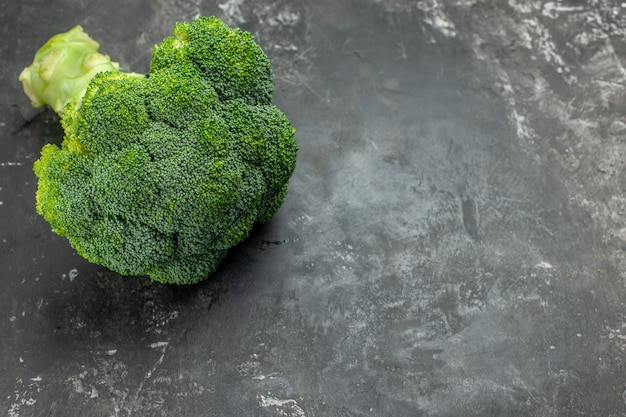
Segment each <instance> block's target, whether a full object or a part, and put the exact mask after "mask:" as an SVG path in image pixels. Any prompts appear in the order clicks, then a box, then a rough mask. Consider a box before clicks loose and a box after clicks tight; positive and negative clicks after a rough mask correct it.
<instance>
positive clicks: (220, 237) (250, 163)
mask: <svg viewBox="0 0 626 417" xmlns="http://www.w3.org/2000/svg"><path fill="white" fill-rule="evenodd" d="M72 33H74V35H72ZM173 34H174V36H172V37H169V38H167V39H165V40H164V41H163V42H162V43H161V44H160V45H157V46H156V47H155V48H154V51H153V59H152V63H151V66H150V71H149V73H148V74H146V75H145V76H144V75H141V76H140V75H138V74H134V73H130V74H128V73H124V72H121V71H120V70H119V66H118V65H117V64H114V63H111V62H110V59H109V58H108V57H106V56H104V55H100V54H98V55H99V56H100V57H105V58H99V60H100V62H103V63H104V62H105V61H106V62H108V64H107V65H105V66H103V67H101V69H102V70H94V69H93V68H91V67H90V68H87V69H85V70H84V72H85V73H84V74H83V75H80V74H78V76H77V74H76V70H75V68H76V67H75V66H73V65H72V64H71V62H72V60H78V61H79V62H81V61H82V62H84V61H85V59H86V58H85V56H84V55H85V54H97V49H98V45H97V43H95V42H94V41H91V42H90V41H89V40H88V39H90V38H89V37H88V36H87V35H86V34H84V32H83V31H82V29H80V28H79V27H78V28H74V29H72V30H71V31H70V32H68V33H67V34H61V35H57V36H55V37H53V38H52V39H51V40H50V42H49V43H53V44H54V48H52V46H51V45H49V44H46V45H44V47H43V48H42V49H41V50H40V52H38V54H37V55H36V57H35V62H34V63H33V65H32V66H31V67H29V68H30V69H28V68H27V69H25V70H24V72H23V73H22V75H21V76H20V79H21V80H22V81H23V82H24V85H25V90H26V92H27V94H28V95H29V97H31V99H32V100H33V103H34V104H36V105H42V104H50V105H51V106H52V107H53V108H55V110H57V112H58V113H60V115H61V116H62V119H61V123H62V125H63V128H64V131H65V136H64V139H63V143H62V144H61V146H60V147H58V146H56V145H53V144H48V145H45V146H44V147H43V149H42V152H41V157H40V158H39V160H37V161H36V162H35V165H34V171H35V174H36V175H37V177H38V178H39V184H38V189H37V195H36V201H37V212H38V213H39V214H41V215H42V216H43V217H44V218H45V219H46V220H47V221H48V222H49V223H50V224H51V226H52V228H53V229H54V231H55V232H56V233H58V234H59V235H61V236H65V237H66V238H67V239H68V240H69V242H70V244H71V245H72V246H73V247H74V248H75V249H76V251H77V252H78V253H79V254H80V255H82V256H83V257H85V258H86V259H87V260H89V261H91V262H93V263H97V264H101V265H104V266H106V267H108V268H110V269H112V270H114V271H117V272H119V273H120V274H123V275H149V276H150V277H151V278H152V279H153V280H156V281H160V282H164V283H173V284H188V283H195V282H198V281H201V280H203V279H205V278H207V277H208V276H210V275H211V274H212V273H213V272H214V271H215V270H216V268H217V266H218V264H219V263H220V261H221V260H222V259H223V258H224V256H225V255H226V253H227V252H228V249H229V248H231V247H232V246H234V245H236V244H237V243H239V242H241V241H242V240H243V239H244V238H245V237H247V236H248V234H249V232H250V230H251V229H252V226H253V225H254V224H255V223H256V222H265V221H267V220H269V219H270V218H272V217H273V216H274V214H275V213H276V211H277V210H278V208H279V207H280V206H281V204H282V202H283V200H284V198H285V195H286V192H287V186H288V181H289V178H290V176H291V174H292V173H293V171H294V168H295V163H296V153H297V145H296V142H295V138H294V135H295V129H294V127H293V125H292V124H291V123H290V121H289V120H288V119H287V117H286V116H285V114H284V113H283V112H282V111H280V110H279V109H278V108H276V107H275V106H273V105H272V104H271V99H272V93H273V87H272V80H271V67H270V63H269V60H268V58H267V56H266V55H265V54H264V53H263V51H262V50H261V48H260V47H259V46H258V45H257V44H256V43H255V42H254V41H253V40H252V37H251V35H250V34H249V33H246V32H243V31H241V30H239V29H231V28H229V27H228V26H226V25H225V24H224V23H223V22H221V21H220V20H219V19H217V18H215V17H210V18H204V17H201V18H198V19H197V20H195V21H194V22H192V23H177V24H176V28H175V29H174V31H173ZM75 36H78V37H79V38H81V39H83V41H84V42H82V43H80V45H81V46H80V50H79V51H75V50H74V49H73V48H74V47H75V46H76V42H74V41H73V40H71V39H73V38H74V37H75ZM67 39H70V40H67ZM66 40H67V41H66ZM85 43H87V44H90V45H91V46H90V47H89V48H85V46H84V44H85ZM46 51H52V55H46ZM49 56H53V57H58V56H63V57H65V58H63V59H59V58H49ZM42 68H43V70H42ZM50 72H52V73H53V74H54V77H47V78H46V79H43V78H44V77H43V76H41V74H44V75H45V74H48V73H50ZM64 73H68V74H69V75H68V77H69V78H70V81H71V82H74V84H76V85H75V86H73V87H72V89H70V90H68V89H65V88H63V87H62V85H65V84H67V80H65V79H64V76H63V74H64ZM81 80H84V82H83V85H80V84H81ZM42 86H43V87H42ZM61 103H65V104H63V106H61Z"/></svg>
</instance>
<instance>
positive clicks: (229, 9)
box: [218, 0, 246, 25]
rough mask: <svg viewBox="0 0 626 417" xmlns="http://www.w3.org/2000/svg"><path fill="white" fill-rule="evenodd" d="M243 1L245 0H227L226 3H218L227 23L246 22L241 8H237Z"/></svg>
mask: <svg viewBox="0 0 626 417" xmlns="http://www.w3.org/2000/svg"><path fill="white" fill-rule="evenodd" d="M245 1H246V0H227V1H226V3H222V4H218V7H219V8H220V9H222V12H223V13H224V16H225V17H226V19H227V22H228V24H229V25H232V24H234V23H237V24H242V23H246V20H245V19H244V18H243V14H242V13H241V9H240V8H239V6H241V5H242V4H243V3H244V2H245Z"/></svg>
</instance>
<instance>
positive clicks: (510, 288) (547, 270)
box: [0, 0, 626, 417]
mask: <svg viewBox="0 0 626 417" xmlns="http://www.w3.org/2000/svg"><path fill="white" fill-rule="evenodd" d="M2 3H3V4H2V5H1V6H2V7H1V8H0V9H1V11H0V32H1V37H2V42H1V43H0V62H2V65H0V97H2V100H1V102H0V280H1V281H0V282H1V283H2V291H1V292H0V348H1V352H2V354H1V355H0V415H7V416H9V417H17V416H20V417H27V416H63V417H68V416H86V415H89V416H103V417H105V416H106V417H109V416H116V417H129V416H281V417H305V416H306V417H314V416H343V417H348V416H350V417H352V416H394V417H397V416H481V417H484V416H604V417H610V416H624V415H626V404H625V402H626V392H625V389H626V366H625V363H624V360H625V359H626V352H625V348H626V317H625V316H626V307H625V305H624V302H625V300H626V290H625V283H626V165H625V160H626V69H625V66H626V4H624V3H623V2H620V1H606V0H598V1H593V2H544V1H537V0H529V1H521V0H509V1H502V0H500V1H488V0H483V1H480V0H456V1H455V0H449V1H443V0H440V1H437V0H421V1H416V0H396V1H392V0H361V1H349V0H316V1H306V0H293V1H282V0H278V1H275V0H255V1H252V0H228V1H226V0H216V1H204V2H203V1H200V0H167V1H166V0H156V1H152V0H151V1H146V0H141V1H136V2H127V1H118V0H111V1H106V2H105V1H101V2H96V1H87V0H80V1H69V0H54V1H42V0H36V1H35V0H22V1H20V2H17V1H11V2H9V1H7V0H2ZM198 15H217V16H218V17H220V18H222V19H224V20H225V21H226V22H228V23H229V24H231V25H232V26H238V27H242V28H243V29H246V30H248V31H251V32H252V33H253V34H254V35H255V39H256V40H257V42H258V43H259V44H260V45H262V47H263V48H264V49H265V50H266V52H267V53H268V55H269V56H270V59H271V60H272V62H273V65H274V72H275V85H276V94H275V103H276V104H277V105H278V106H279V107H281V108H282V109H283V110H284V111H285V112H286V113H287V115H288V116H289V117H290V118H291V120H292V121H293V123H294V124H295V125H296V127H297V129H298V133H297V140H298V143H299V147H300V152H299V156H298V166H297V169H296V172H295V174H294V176H293V178H292V181H291V183H290V192H289V195H288V197H287V199H286V201H285V204H284V206H283V208H281V210H280V211H279V212H278V214H277V216H276V217H275V218H274V219H273V220H272V221H271V222H269V223H268V224H265V225H262V226H259V227H258V228H257V229H255V230H254V232H253V233H252V234H251V236H250V237H249V238H248V239H247V240H246V241H245V242H244V243H243V244H241V245H240V246H238V247H236V248H234V249H232V250H231V252H230V254H229V256H228V258H227V259H226V261H225V262H224V263H223V264H222V266H221V267H220V269H219V271H218V272H217V274H216V275H215V276H214V277H212V278H210V279H209V280H207V281H205V282H203V283H201V284H199V285H196V286H192V287H167V286H163V285H157V284H153V283H151V282H150V281H149V280H147V279H145V278H132V277H120V276H118V275H116V274H114V273H111V272H109V271H107V270H106V269H104V268H101V267H98V266H94V265H90V264H88V263H87V262H85V261H84V260H82V259H81V258H80V257H78V256H77V255H76V254H75V253H74V252H73V251H72V249H71V248H70V247H69V245H68V244H67V243H66V241H65V240H63V239H62V238H59V237H57V236H55V235H53V234H52V233H51V231H50V227H49V226H48V225H47V223H45V221H43V220H42V219H41V218H40V217H39V216H37V215H36V213H35V210H34V192H35V189H36V178H35V177H34V174H33V173H32V164H33V162H34V161H35V160H36V159H37V157H38V153H39V150H40V148H41V146H42V145H43V144H44V143H46V142H54V141H56V142H58V141H59V140H60V138H61V136H62V131H61V129H60V127H59V125H58V119H57V118H56V116H55V115H54V114H53V113H52V112H51V111H50V110H42V109H38V110H35V109H32V108H30V104H29V102H28V99H27V98H26V97H25V96H24V94H23V93H22V91H21V86H20V85H19V83H18V81H17V76H18V74H19V72H20V71H21V70H22V68H23V67H24V66H26V65H28V64H30V62H31V60H32V56H33V54H34V53H35V51H36V50H37V49H38V48H39V46H41V45H42V44H43V43H44V42H45V41H46V40H47V39H48V38H49V37H50V36H51V35H52V34H54V33H57V32H62V31H66V30H68V29H69V28H70V27H72V26H73V25H75V24H77V23H80V24H82V25H83V26H84V28H85V30H86V31H87V32H88V33H89V34H91V35H92V36H93V37H94V38H95V39H97V40H98V41H99V42H100V43H101V45H102V47H101V50H102V51H103V52H105V53H108V54H109V55H111V56H112V57H113V59H114V60H117V61H120V62H121V63H122V64H123V66H124V67H125V68H126V69H129V70H133V71H136V72H144V71H146V70H147V68H148V64H149V60H150V50H151V47H152V46H153V45H154V44H155V43H158V42H159V41H160V40H161V39H162V38H163V37H165V36H167V35H169V33H170V32H171V29H172V27H173V23H174V22H175V21H179V20H190V19H193V18H195V17H196V16H198Z"/></svg>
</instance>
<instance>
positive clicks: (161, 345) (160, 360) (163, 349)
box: [128, 342, 169, 417]
mask: <svg viewBox="0 0 626 417" xmlns="http://www.w3.org/2000/svg"><path fill="white" fill-rule="evenodd" d="M168 345H169V342H156V343H152V344H151V345H150V347H151V348H152V349H161V356H159V358H158V359H157V361H156V362H155V363H154V365H153V366H152V368H150V369H149V370H148V372H146V373H145V375H144V378H143V379H142V380H141V382H140V383H139V387H137V392H135V396H134V398H133V401H132V403H131V404H130V405H129V407H128V417H130V416H131V415H132V413H133V412H134V411H135V408H136V407H137V404H138V402H139V396H140V395H141V392H142V390H143V387H144V384H145V383H146V382H148V381H149V380H150V378H152V375H153V374H154V373H155V372H156V370H157V369H158V368H159V367H160V366H161V364H162V363H163V360H164V359H165V354H166V352H167V346H168Z"/></svg>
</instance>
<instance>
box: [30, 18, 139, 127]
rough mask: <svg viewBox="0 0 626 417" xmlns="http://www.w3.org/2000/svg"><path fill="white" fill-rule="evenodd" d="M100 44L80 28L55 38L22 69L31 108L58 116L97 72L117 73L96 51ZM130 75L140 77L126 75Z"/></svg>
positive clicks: (115, 65) (113, 65)
mask: <svg viewBox="0 0 626 417" xmlns="http://www.w3.org/2000/svg"><path fill="white" fill-rule="evenodd" d="M99 47H100V45H99V44H98V42H96V41H95V40H93V39H92V38H91V37H90V36H89V35H88V34H86V33H85V32H84V31H83V28H82V27H81V26H80V25H77V26H75V27H74V28H72V29H71V30H69V31H68V32H65V33H59V34H57V35H54V36H53V37H52V38H50V40H48V42H46V43H45V44H44V45H43V46H42V47H41V48H40V49H39V51H38V52H37V53H36V54H35V58H34V60H33V63H32V64H31V65H30V66H29V67H26V68H24V70H23V71H22V73H21V74H20V76H19V80H20V81H21V82H22V84H23V86H24V92H25V93H26V95H27V96H28V97H29V98H30V100H31V102H32V104H33V106H34V107H41V106H44V105H46V104H47V105H49V106H50V107H52V109H53V110H54V111H55V112H57V113H58V114H59V115H62V114H63V108H64V107H65V105H66V104H67V103H68V102H70V101H72V100H75V102H74V105H75V106H78V105H80V99H81V98H82V96H83V95H84V94H85V91H86V90H87V86H88V85H89V83H90V82H91V79H92V78H93V77H94V75H96V74H97V73H99V72H105V71H115V72H117V71H120V65H119V63H117V62H113V61H111V58H110V57H109V56H108V55H104V54H101V53H99V52H98V49H99ZM128 75H129V76H136V77H143V75H142V74H135V73H129V74H128Z"/></svg>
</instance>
